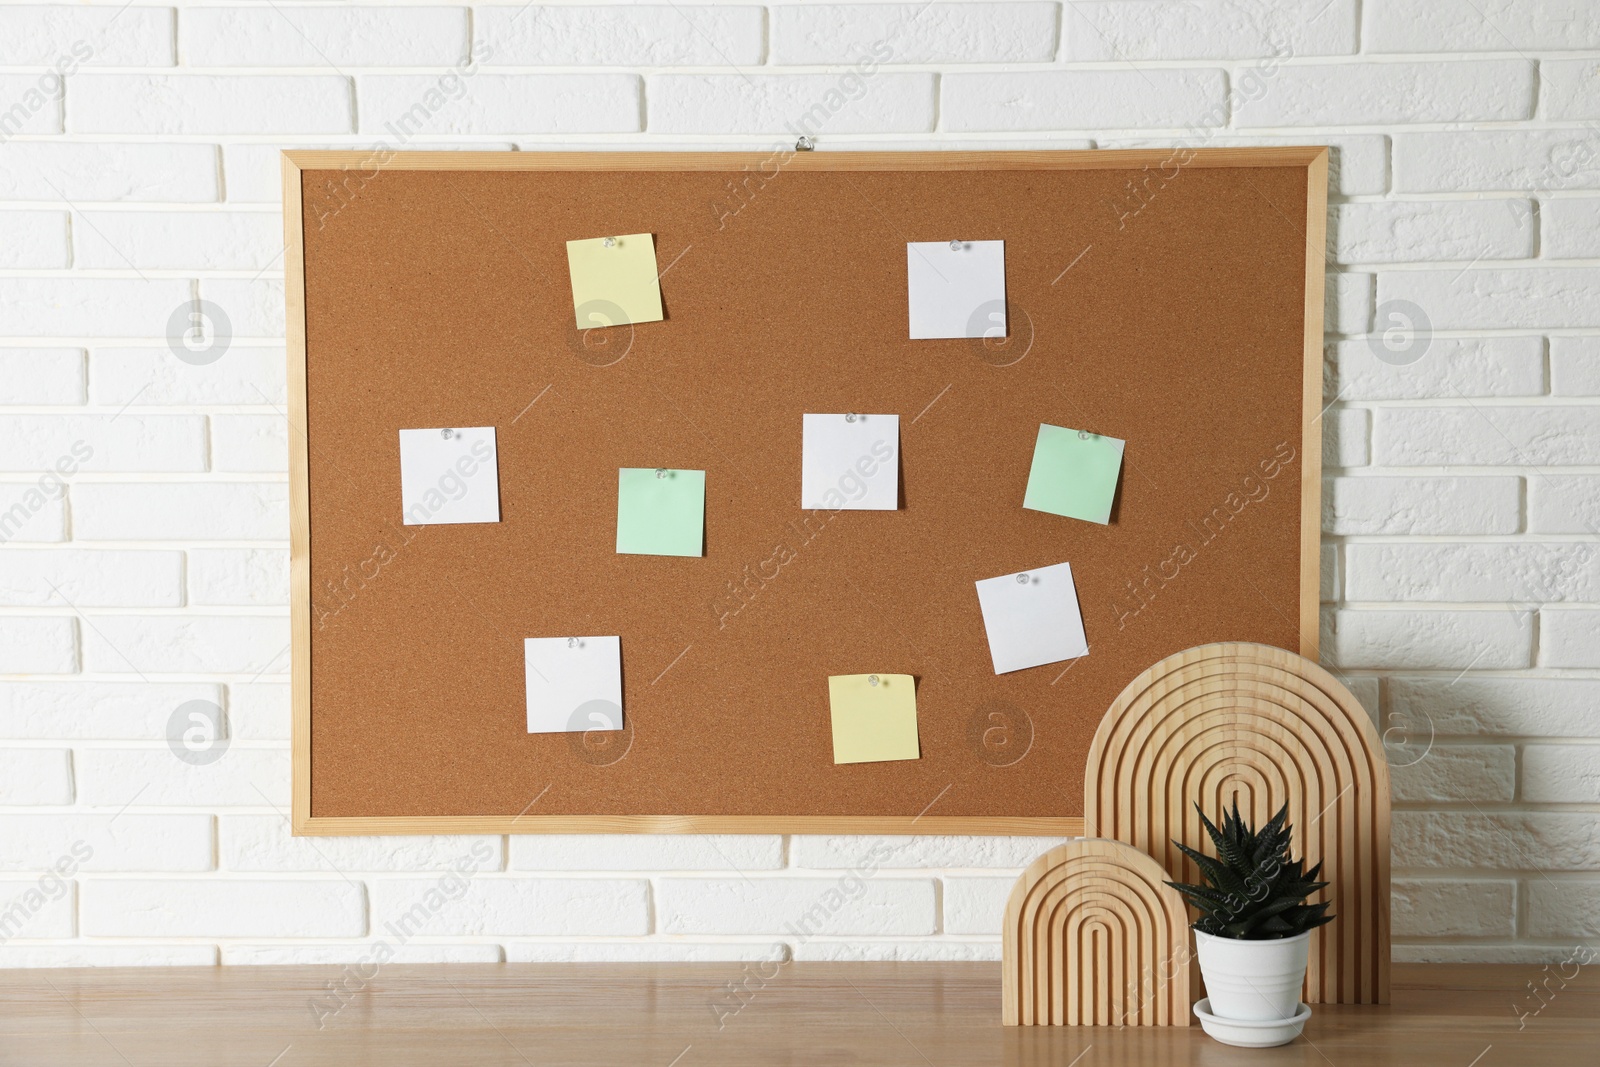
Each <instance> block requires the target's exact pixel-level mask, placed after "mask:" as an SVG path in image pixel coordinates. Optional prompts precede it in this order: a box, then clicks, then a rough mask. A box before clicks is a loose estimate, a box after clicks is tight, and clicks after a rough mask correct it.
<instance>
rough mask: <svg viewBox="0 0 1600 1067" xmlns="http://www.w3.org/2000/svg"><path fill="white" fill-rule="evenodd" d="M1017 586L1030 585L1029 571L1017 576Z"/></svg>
mask: <svg viewBox="0 0 1600 1067" xmlns="http://www.w3.org/2000/svg"><path fill="white" fill-rule="evenodd" d="M1017 584H1018V585H1027V584H1028V572H1027V571H1023V572H1022V573H1021V574H1019V575H1017Z"/></svg>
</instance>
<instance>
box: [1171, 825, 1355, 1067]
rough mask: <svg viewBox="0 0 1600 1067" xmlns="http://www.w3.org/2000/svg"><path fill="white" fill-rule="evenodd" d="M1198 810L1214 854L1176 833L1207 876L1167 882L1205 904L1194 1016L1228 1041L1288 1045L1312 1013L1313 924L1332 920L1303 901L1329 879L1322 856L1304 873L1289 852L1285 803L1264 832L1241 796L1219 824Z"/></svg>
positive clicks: (1197, 928) (1198, 935)
mask: <svg viewBox="0 0 1600 1067" xmlns="http://www.w3.org/2000/svg"><path fill="white" fill-rule="evenodd" d="M1195 810H1196V811H1197V812H1199V815H1200V821H1201V822H1202V823H1203V824H1204V825H1205V828H1206V833H1207V834H1209V835H1210V836H1211V843H1212V844H1213V845H1214V846H1215V847H1216V851H1217V854H1216V856H1215V857H1212V856H1207V855H1204V854H1203V853H1201V852H1198V851H1196V850H1195V849H1192V848H1189V847H1187V846H1186V845H1183V844H1181V843H1179V842H1176V841H1174V842H1173V844H1175V845H1177V846H1178V848H1179V849H1181V850H1182V851H1183V854H1184V855H1185V856H1188V857H1189V858H1190V859H1191V860H1193V861H1194V862H1195V864H1196V865H1197V866H1198V867H1199V868H1200V874H1201V876H1202V879H1203V881H1204V883H1205V884H1203V885H1185V884H1183V883H1180V882H1168V883H1167V884H1168V885H1170V886H1172V887H1173V888H1174V889H1176V890H1177V891H1178V892H1180V893H1182V894H1183V896H1184V897H1185V899H1187V900H1188V901H1189V903H1190V904H1193V905H1194V906H1195V907H1196V908H1198V909H1199V911H1200V918H1199V919H1197V920H1196V921H1195V922H1194V923H1193V924H1192V928H1193V930H1194V938H1195V948H1196V950H1197V953H1198V955H1199V957H1200V974H1201V976H1202V977H1203V978H1204V979H1205V983H1206V992H1207V994H1208V996H1206V997H1205V998H1203V999H1202V1000H1200V1001H1199V1002H1197V1003H1196V1004H1195V1006H1194V1011H1195V1014H1196V1015H1197V1016H1199V1017H1200V1024H1201V1025H1202V1026H1203V1027H1204V1028H1205V1031H1206V1033H1208V1034H1210V1035H1211V1036H1212V1037H1214V1038H1216V1039H1217V1040H1218V1041H1221V1042H1223V1043H1225V1044H1229V1045H1244V1046H1248V1047H1267V1046H1270V1045H1284V1044H1288V1043H1289V1042H1290V1041H1293V1040H1294V1039H1295V1038H1296V1037H1297V1036H1299V1033H1300V1030H1301V1028H1303V1027H1304V1026H1305V1023H1306V1020H1307V1019H1309V1018H1311V1009H1310V1008H1308V1007H1306V1006H1305V1005H1304V1004H1302V1003H1300V987H1301V986H1302V984H1304V982H1305V977H1306V954H1307V950H1308V949H1309V948H1310V941H1311V931H1312V930H1314V929H1316V928H1317V927H1319V926H1321V925H1322V924H1323V923H1326V922H1329V921H1330V920H1332V919H1333V916H1332V915H1329V914H1327V910H1328V904H1327V903H1326V902H1324V903H1321V904H1307V903H1306V898H1307V897H1309V896H1311V895H1312V894H1313V893H1316V892H1317V891H1318V890H1320V889H1322V888H1324V887H1325V886H1326V885H1327V884H1328V883H1327V882H1319V881H1317V875H1318V874H1319V873H1321V871H1322V864H1320V863H1319V864H1317V865H1316V866H1315V867H1313V868H1311V870H1309V871H1307V870H1305V869H1304V865H1305V864H1304V860H1297V859H1292V858H1290V855H1289V838H1290V833H1291V831H1290V827H1289V805H1287V804H1285V805H1284V806H1283V807H1282V808H1281V809H1280V810H1279V811H1278V814H1276V815H1274V816H1273V817H1272V819H1271V820H1270V821H1269V822H1268V823H1267V824H1266V825H1265V826H1263V827H1262V828H1261V829H1260V830H1256V829H1255V828H1254V827H1251V826H1247V825H1245V822H1244V819H1242V818H1241V817H1240V815H1239V800H1238V797H1237V796H1235V797H1234V801H1233V811H1232V812H1223V815H1222V827H1221V828H1220V829H1219V828H1218V827H1217V826H1216V825H1215V824H1214V823H1212V821H1211V820H1210V819H1208V818H1206V816H1205V812H1203V811H1200V806H1199V805H1198V804H1196V805H1195Z"/></svg>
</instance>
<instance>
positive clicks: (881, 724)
mask: <svg viewBox="0 0 1600 1067" xmlns="http://www.w3.org/2000/svg"><path fill="white" fill-rule="evenodd" d="M828 710H829V712H830V713H831V714H832V717H833V762H835V763H881V762H883V761H884V760H897V759H921V758H922V749H921V748H919V747H918V745H917V686H916V682H915V681H913V680H912V677H911V675H909V674H838V675H833V676H831V677H829V678H828Z"/></svg>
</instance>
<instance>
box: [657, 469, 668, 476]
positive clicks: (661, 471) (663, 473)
mask: <svg viewBox="0 0 1600 1067" xmlns="http://www.w3.org/2000/svg"><path fill="white" fill-rule="evenodd" d="M666 476H667V470H666V468H665V467H657V468H656V477H657V478H665V477H666Z"/></svg>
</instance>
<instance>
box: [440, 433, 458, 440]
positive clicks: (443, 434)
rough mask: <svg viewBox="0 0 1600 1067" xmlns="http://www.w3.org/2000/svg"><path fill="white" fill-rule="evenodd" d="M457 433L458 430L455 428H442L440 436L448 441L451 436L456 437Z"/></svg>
mask: <svg viewBox="0 0 1600 1067" xmlns="http://www.w3.org/2000/svg"><path fill="white" fill-rule="evenodd" d="M455 435H456V432H455V431H454V430H440V431H439V436H440V437H442V438H444V439H445V440H446V441H448V440H450V438H452V437H454V436H455Z"/></svg>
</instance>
